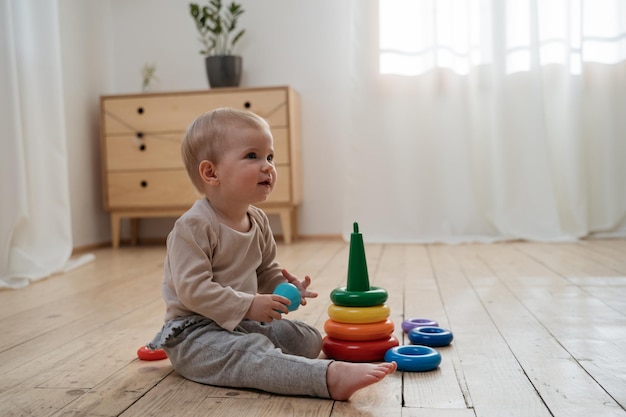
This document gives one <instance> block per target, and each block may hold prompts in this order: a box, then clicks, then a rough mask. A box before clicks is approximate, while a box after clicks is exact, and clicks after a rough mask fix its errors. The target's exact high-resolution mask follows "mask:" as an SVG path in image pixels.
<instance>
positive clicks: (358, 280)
mask: <svg viewBox="0 0 626 417" xmlns="http://www.w3.org/2000/svg"><path fill="white" fill-rule="evenodd" d="M347 289H348V291H368V290H369V289H370V279H369V275H368V273H367V260H366V259H365V247H364V246H363V235H362V234H361V233H359V224H358V223H357V222H354V231H353V232H352V235H350V255H349V258H348V285H347Z"/></svg>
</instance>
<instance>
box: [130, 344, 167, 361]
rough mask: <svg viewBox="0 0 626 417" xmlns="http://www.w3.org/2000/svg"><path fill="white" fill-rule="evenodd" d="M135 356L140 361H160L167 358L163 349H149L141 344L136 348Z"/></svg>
mask: <svg viewBox="0 0 626 417" xmlns="http://www.w3.org/2000/svg"><path fill="white" fill-rule="evenodd" d="M137 357H138V358H139V359H141V360H142V361H160V360H161V359H167V354H166V353H165V351H164V350H163V349H154V350H152V349H150V348H149V347H148V346H142V347H140V348H139V349H137Z"/></svg>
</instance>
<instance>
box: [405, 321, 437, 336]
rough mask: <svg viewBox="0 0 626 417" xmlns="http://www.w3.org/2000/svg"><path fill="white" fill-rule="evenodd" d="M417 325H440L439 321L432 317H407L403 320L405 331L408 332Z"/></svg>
mask: <svg viewBox="0 0 626 417" xmlns="http://www.w3.org/2000/svg"><path fill="white" fill-rule="evenodd" d="M416 327H439V323H437V322H436V321H434V320H431V319H420V318H412V319H406V320H404V321H403V322H402V330H403V331H404V333H408V332H409V331H410V330H411V329H414V328H416Z"/></svg>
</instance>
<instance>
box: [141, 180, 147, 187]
mask: <svg viewBox="0 0 626 417" xmlns="http://www.w3.org/2000/svg"><path fill="white" fill-rule="evenodd" d="M147 186H148V181H145V180H144V181H141V187H142V188H146V187H147Z"/></svg>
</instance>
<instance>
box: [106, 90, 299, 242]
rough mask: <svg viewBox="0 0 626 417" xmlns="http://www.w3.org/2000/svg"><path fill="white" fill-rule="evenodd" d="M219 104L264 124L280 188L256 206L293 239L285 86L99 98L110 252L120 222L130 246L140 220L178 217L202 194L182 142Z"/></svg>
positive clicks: (292, 143) (292, 113) (290, 114)
mask: <svg viewBox="0 0 626 417" xmlns="http://www.w3.org/2000/svg"><path fill="white" fill-rule="evenodd" d="M218 107H233V108H238V109H247V110H250V111H253V112H255V113H257V114H258V115H260V116H262V117H263V118H265V119H266V120H267V121H268V123H269V124H270V126H271V129H272V134H273V136H274V149H275V153H276V155H275V163H276V169H277V171H278V183H277V184H276V187H275V188H274V191H273V193H272V194H271V195H270V198H269V199H268V200H267V201H266V202H264V203H263V204H259V205H258V206H259V207H260V208H262V209H263V210H264V211H265V212H266V213H268V214H278V215H279V216H280V223H281V227H282V232H283V237H284V240H285V242H286V243H290V242H291V240H292V239H293V238H295V236H296V235H297V228H296V225H297V208H298V205H299V204H300V203H301V201H302V182H301V181H302V180H301V178H302V177H301V166H300V160H301V156H300V105H299V98H298V95H297V93H296V92H295V91H294V90H293V89H291V88H290V87H265V88H245V89H244V88H220V89H213V90H203V91H189V92H176V93H174V92H172V93H153V94H134V95H109V96H102V97H101V98H100V109H101V124H100V131H101V145H102V169H103V175H102V178H103V192H104V208H105V210H107V211H109V212H110V213H111V241H112V244H113V247H115V248H117V247H118V246H119V240H120V226H121V222H122V220H123V219H130V224H131V241H132V243H133V244H134V243H136V241H137V233H138V221H139V219H141V218H146V217H178V216H180V215H181V214H182V213H184V212H185V211H186V210H187V209H188V208H189V207H190V206H191V205H192V204H193V202H194V201H195V200H197V199H198V198H200V197H201V196H200V195H199V194H198V193H197V192H196V191H195V189H194V188H193V186H192V184H191V181H190V180H189V177H188V176H187V172H186V170H185V167H184V165H183V162H182V159H181V155H180V144H181V142H182V139H183V135H184V133H185V130H186V129H187V126H189V124H190V123H191V122H192V121H193V120H194V119H195V118H196V117H197V116H199V115H200V114H202V113H204V112H206V111H209V110H211V109H215V108H218Z"/></svg>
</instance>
